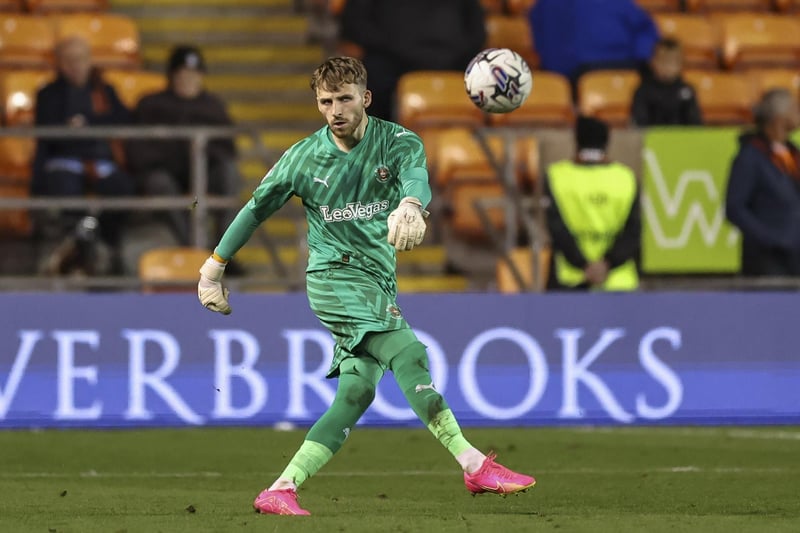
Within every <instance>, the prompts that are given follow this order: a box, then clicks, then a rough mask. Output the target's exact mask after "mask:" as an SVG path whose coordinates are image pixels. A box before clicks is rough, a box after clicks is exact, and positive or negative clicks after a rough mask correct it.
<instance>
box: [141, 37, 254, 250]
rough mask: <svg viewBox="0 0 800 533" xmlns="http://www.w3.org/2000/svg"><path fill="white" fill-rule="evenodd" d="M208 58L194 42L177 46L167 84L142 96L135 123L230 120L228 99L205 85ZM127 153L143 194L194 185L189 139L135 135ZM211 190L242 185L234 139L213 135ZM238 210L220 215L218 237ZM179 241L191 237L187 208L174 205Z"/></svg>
mask: <svg viewBox="0 0 800 533" xmlns="http://www.w3.org/2000/svg"><path fill="white" fill-rule="evenodd" d="M205 72H206V65H205V61H204V60H203V56H202V54H201V52H200V50H199V49H197V48H196V47H194V46H177V47H175V48H174V49H173V50H172V53H171V54H170V57H169V60H168V63H167V77H168V87H167V89H165V90H163V91H161V92H158V93H155V94H151V95H147V96H145V97H143V98H142V99H141V100H140V101H139V104H138V105H137V106H136V109H135V111H134V121H135V122H136V123H137V124H146V125H169V126H230V125H232V124H233V122H232V120H231V118H230V116H229V115H228V112H227V110H226V109H225V104H224V103H223V102H222V100H221V99H220V98H218V97H217V96H216V95H214V94H212V93H210V92H208V91H207V90H205V88H204V75H205ZM128 159H129V161H130V164H131V168H132V169H133V171H134V172H135V174H136V176H137V179H138V181H139V185H140V190H141V192H142V193H143V194H145V195H153V196H170V195H185V194H189V192H190V191H191V190H192V184H191V177H192V176H191V152H190V143H189V141H187V140H183V139H159V140H148V139H137V140H135V141H132V142H129V143H128ZM206 160H207V165H208V167H207V168H208V192H210V193H212V194H219V195H235V194H237V193H238V191H239V174H238V172H237V169H236V148H235V147H234V144H233V140H232V139H227V138H226V139H214V140H211V141H209V143H208V147H207V151H206ZM234 214H235V212H234V213H231V212H223V213H222V214H221V216H220V217H217V218H218V220H217V221H216V222H217V224H216V226H217V228H216V234H215V235H214V236H213V237H214V238H217V237H219V235H221V232H222V230H223V229H224V228H225V227H227V225H228V223H229V222H230V220H231V217H232V216H233V215H234ZM167 217H168V220H167V222H168V223H169V225H170V227H171V229H172V231H173V232H174V234H175V237H176V239H177V241H178V243H179V244H181V245H188V244H189V243H190V238H191V235H190V226H189V214H188V213H187V212H186V211H185V210H182V211H171V212H169V214H168V215H167Z"/></svg>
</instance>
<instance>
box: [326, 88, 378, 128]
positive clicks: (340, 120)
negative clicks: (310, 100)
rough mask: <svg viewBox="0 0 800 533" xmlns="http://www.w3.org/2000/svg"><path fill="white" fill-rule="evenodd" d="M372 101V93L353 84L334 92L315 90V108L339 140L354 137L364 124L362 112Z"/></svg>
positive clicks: (364, 118) (364, 117) (364, 119)
mask: <svg viewBox="0 0 800 533" xmlns="http://www.w3.org/2000/svg"><path fill="white" fill-rule="evenodd" d="M371 101H372V93H370V92H369V91H368V90H366V89H362V88H361V87H359V86H358V85H356V84H355V83H348V84H346V85H342V86H341V87H339V88H338V89H337V90H335V91H330V90H328V88H327V87H319V88H317V108H318V109H319V112H320V113H322V115H323V116H324V117H325V121H326V122H327V123H328V127H329V128H330V129H331V132H332V133H333V134H334V135H335V136H336V137H338V138H340V139H347V138H351V137H354V136H356V133H357V132H358V131H362V133H363V130H362V126H363V125H364V123H365V122H366V115H365V114H364V110H365V109H366V108H367V107H369V104H370V103H371Z"/></svg>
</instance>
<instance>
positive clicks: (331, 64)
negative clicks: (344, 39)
mask: <svg viewBox="0 0 800 533" xmlns="http://www.w3.org/2000/svg"><path fill="white" fill-rule="evenodd" d="M349 83H354V84H356V85H358V86H360V87H362V88H364V89H366V87H367V69H366V67H364V63H362V62H361V60H359V59H356V58H354V57H331V58H330V59H328V60H327V61H325V62H324V63H323V64H321V65H320V66H319V67H317V70H315V71H314V74H312V75H311V90H312V91H314V93H316V92H317V89H322V88H324V89H327V90H329V91H336V90H338V89H340V88H341V87H342V85H347V84H349Z"/></svg>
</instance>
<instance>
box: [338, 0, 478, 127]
mask: <svg viewBox="0 0 800 533" xmlns="http://www.w3.org/2000/svg"><path fill="white" fill-rule="evenodd" d="M340 23H341V31H340V39H342V40H343V41H346V42H349V43H354V44H356V45H358V46H359V47H361V49H363V54H364V57H363V61H364V65H365V66H366V67H367V71H368V72H369V82H368V83H369V89H370V91H371V92H372V105H371V106H370V109H369V114H370V115H372V116H375V117H378V118H382V119H385V120H393V117H394V112H393V108H394V105H393V104H394V100H393V95H394V92H395V88H396V86H397V81H398V80H399V79H400V76H402V75H403V74H405V73H407V72H412V71H417V70H464V69H465V68H466V67H467V65H468V64H469V62H470V60H471V59H472V58H473V57H474V56H475V54H477V53H478V52H480V51H481V49H482V48H483V47H484V45H485V42H486V28H485V26H484V12H483V8H482V7H481V4H480V0H436V1H435V2H432V1H430V0H403V1H397V0H348V1H347V4H346V5H345V8H344V10H343V12H342V16H341V22H340Z"/></svg>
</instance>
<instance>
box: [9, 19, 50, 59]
mask: <svg viewBox="0 0 800 533" xmlns="http://www.w3.org/2000/svg"><path fill="white" fill-rule="evenodd" d="M54 47H55V33H54V32H53V27H52V25H51V24H50V23H49V21H48V20H47V19H46V18H42V17H34V16H29V15H15V14H10V13H3V14H0V68H52V66H53V48H54Z"/></svg>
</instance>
